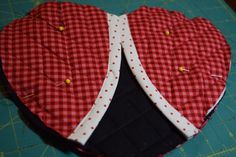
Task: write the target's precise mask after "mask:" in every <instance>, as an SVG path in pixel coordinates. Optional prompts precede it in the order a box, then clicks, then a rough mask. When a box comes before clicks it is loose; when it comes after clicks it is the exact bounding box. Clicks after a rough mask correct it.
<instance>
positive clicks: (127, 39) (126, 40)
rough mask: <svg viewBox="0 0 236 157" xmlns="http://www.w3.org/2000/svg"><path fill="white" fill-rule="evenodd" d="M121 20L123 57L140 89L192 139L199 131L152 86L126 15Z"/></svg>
mask: <svg viewBox="0 0 236 157" xmlns="http://www.w3.org/2000/svg"><path fill="white" fill-rule="evenodd" d="M120 20H122V23H123V25H122V26H123V28H122V30H123V31H124V32H122V34H123V35H122V39H121V40H122V42H121V44H122V47H123V48H124V53H125V57H126V59H127V61H128V64H129V66H130V68H131V71H132V72H133V74H134V75H135V77H136V79H137V81H138V82H139V84H140V86H141V87H142V89H143V90H144V91H145V92H146V94H147V95H148V97H149V98H150V99H151V100H152V101H153V103H154V104H155V105H156V107H157V108H158V109H159V110H160V111H161V112H162V113H163V114H164V115H165V116H166V117H167V119H169V121H170V122H171V123H172V124H173V125H174V126H175V127H176V128H177V129H178V130H179V131H180V132H182V133H183V135H185V137H186V138H187V139H190V138H192V137H193V136H194V135H195V134H197V133H198V132H199V131H200V130H199V129H197V128H196V127H195V126H194V125H193V124H192V123H191V122H190V121H189V120H188V119H187V118H185V117H184V116H183V115H181V113H180V112H179V111H177V110H176V109H175V108H174V107H172V106H171V104H169V103H168V101H167V100H166V99H165V98H164V97H163V96H162V95H161V93H160V92H159V91H158V89H157V88H156V87H155V86H154V85H153V84H152V82H151V80H150V79H149V78H148V76H147V74H146V72H145V70H144V68H143V66H142V64H141V62H140V60H139V57H138V53H137V50H136V47H135V44H134V41H133V38H132V35H131V31H130V28H129V23H128V17H127V15H122V16H120Z"/></svg>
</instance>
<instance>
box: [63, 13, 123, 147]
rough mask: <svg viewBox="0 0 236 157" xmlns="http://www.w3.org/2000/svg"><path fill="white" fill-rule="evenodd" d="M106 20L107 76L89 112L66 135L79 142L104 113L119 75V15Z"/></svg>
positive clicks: (89, 133)
mask: <svg viewBox="0 0 236 157" xmlns="http://www.w3.org/2000/svg"><path fill="white" fill-rule="evenodd" d="M107 21H108V26H109V47H110V52H109V61H108V69H107V76H106V79H105V80H104V82H103V85H102V88H101V90H100V92H99V94H98V97H97V98H96V100H95V103H94V105H93V106H92V108H91V110H90V111H89V113H88V114H87V115H86V116H85V117H84V118H83V120H82V121H81V122H80V123H79V125H78V126H77V127H76V128H75V130H74V132H73V133H72V134H71V135H70V136H69V137H68V138H69V139H72V140H76V141H78V142H80V143H81V144H85V143H86V142H87V140H88V139H89V137H90V136H91V134H92V133H93V131H94V130H95V128H96V127H97V125H98V124H99V122H100V121H101V119H102V117H103V115H104V114H105V112H106V110H107V108H108V107H109V104H110V103H111V100H112V97H113V95H114V93H115V90H116V87H117V84H118V80H119V76H120V64H121V44H120V28H121V27H120V22H119V17H118V16H116V15H112V14H107Z"/></svg>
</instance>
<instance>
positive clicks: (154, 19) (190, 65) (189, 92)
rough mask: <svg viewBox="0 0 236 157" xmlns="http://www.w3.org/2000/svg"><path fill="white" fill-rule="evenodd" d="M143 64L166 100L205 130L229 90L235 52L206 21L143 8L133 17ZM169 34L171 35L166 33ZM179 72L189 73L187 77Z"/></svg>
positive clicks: (162, 10) (130, 20)
mask: <svg viewBox="0 0 236 157" xmlns="http://www.w3.org/2000/svg"><path fill="white" fill-rule="evenodd" d="M128 19H129V25H130V29H131V33H132V36H133V39H134V43H135V45H136V48H137V52H138V55H139V57H140V60H141V63H142V65H143V66H144V69H145V70H146V72H147V74H148V76H149V78H150V79H151V81H152V83H153V84H154V85H155V86H156V88H157V89H158V90H159V91H160V92H161V94H162V95H163V96H164V97H165V98H166V99H167V101H168V102H169V103H170V104H171V105H172V106H173V107H175V108H176V109H177V110H178V111H179V112H180V113H181V114H182V115H183V116H184V117H186V118H187V119H188V120H189V121H191V122H192V123H193V124H194V125H195V126H196V127H198V128H200V127H201V126H202V124H203V122H204V117H205V116H206V114H207V111H208V110H209V109H210V108H211V107H212V106H213V105H214V104H215V103H216V101H217V100H218V99H219V96H220V95H221V93H222V91H223V90H224V88H225V85H226V79H227V76H228V72H229V64H230V47H229V45H228V44H227V42H226V40H225V38H224V37H223V36H222V34H221V33H220V31H219V30H217V29H216V28H215V27H214V26H213V25H212V24H211V23H210V22H209V21H208V20H206V19H204V18H194V19H188V18H186V17H185V16H184V15H183V14H181V13H179V12H175V11H167V10H165V9H162V8H151V7H146V6H143V7H141V8H139V9H138V10H136V11H134V12H132V13H131V14H129V15H128ZM166 32H168V33H166ZM179 67H182V68H184V69H185V70H184V71H183V72H180V71H179Z"/></svg>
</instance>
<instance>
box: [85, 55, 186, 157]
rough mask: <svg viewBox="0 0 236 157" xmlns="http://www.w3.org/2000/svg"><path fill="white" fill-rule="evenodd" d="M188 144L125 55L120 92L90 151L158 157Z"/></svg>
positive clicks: (121, 156) (91, 141)
mask: <svg viewBox="0 0 236 157" xmlns="http://www.w3.org/2000/svg"><path fill="white" fill-rule="evenodd" d="M184 141H186V139H185V137H184V136H183V135H182V134H181V133H180V132H179V131H178V130H177V129H176V128H175V127H174V126H173V124H171V123H170V122H169V121H168V120H167V118H166V117H165V116H164V115H163V114H162V113H161V112H160V111H159V110H158V109H157V107H156V106H155V105H154V104H153V103H152V102H151V100H150V99H149V98H148V97H147V96H146V94H145V93H144V91H143V90H142V88H141V87H140V85H139V84H138V82H137V81H136V79H135V77H134V76H133V74H132V72H131V70H130V68H129V66H128V63H127V61H126V59H125V57H124V55H123V54H122V61H121V69H120V80H119V82H118V86H117V90H116V92H115V95H114V97H113V99H112V101H111V104H110V106H109V108H108V110H107V112H106V113H105V115H104V117H103V118H102V120H101V122H100V123H99V125H98V127H97V128H96V129H95V131H94V133H93V134H92V136H91V137H90V139H89V140H88V142H87V143H86V147H88V148H93V149H97V150H98V151H100V152H103V153H104V154H105V155H107V156H108V157H157V156H158V155H160V154H163V153H166V152H168V151H170V150H172V149H173V148H175V147H176V146H177V145H179V144H181V143H183V142H184Z"/></svg>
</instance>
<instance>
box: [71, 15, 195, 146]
mask: <svg viewBox="0 0 236 157" xmlns="http://www.w3.org/2000/svg"><path fill="white" fill-rule="evenodd" d="M107 21H108V26H109V46H110V52H109V63H108V69H107V76H106V79H105V80H104V82H103V85H102V88H101V90H100V92H99V94H98V97H97V99H96V100H95V103H94V105H93V106H92V108H91V110H90V111H89V113H88V114H87V115H86V116H85V117H84V118H83V120H82V121H81V122H80V123H79V125H78V126H77V127H76V128H75V130H74V132H73V133H72V134H71V135H70V136H69V137H68V138H69V139H72V140H76V141H78V142H80V143H81V144H85V143H86V142H87V140H88V139H89V137H90V136H91V134H92V133H93V131H94V130H95V128H96V127H97V125H98V124H99V122H100V121H101V119H102V117H103V115H104V114H105V112H106V110H107V108H108V107H109V105H110V102H111V100H112V97H113V95H114V93H115V90H116V88H117V84H118V80H119V76H120V74H119V71H120V64H121V47H123V49H124V54H125V57H126V59H127V61H128V64H129V67H130V69H131V71H132V73H133V74H134V76H135V77H136V79H137V81H138V82H139V84H140V86H141V87H142V88H143V90H144V91H145V92H146V94H147V95H148V97H149V98H150V99H151V100H152V101H153V102H154V104H155V105H156V106H157V108H158V109H159V110H160V111H161V112H162V113H163V114H164V115H165V116H166V117H167V118H168V119H169V121H170V122H172V124H174V125H175V126H176V128H178V129H179V130H180V131H181V132H182V133H183V134H184V135H185V136H186V137H187V138H188V139H189V138H191V137H192V136H194V135H195V134H197V133H198V132H199V130H198V129H197V128H196V127H195V126H194V125H193V124H192V123H191V122H190V121H188V120H187V119H186V118H185V117H183V116H182V115H181V114H180V113H179V112H178V111H177V110H176V109H175V108H174V107H172V106H171V105H170V104H169V103H168V102H167V100H166V99H165V98H164V97H163V96H162V95H161V94H160V92H159V91H158V90H157V89H156V87H155V86H154V85H153V84H152V82H151V80H150V79H149V78H148V76H147V74H146V72H145V70H144V68H143V67H142V64H141V62H140V60H139V58H138V53H137V50H136V47H135V45H134V42H133V39H132V35H131V32H130V29H129V24H128V18H127V16H126V15H122V16H116V15H112V14H109V13H107ZM154 120H155V119H154Z"/></svg>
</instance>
